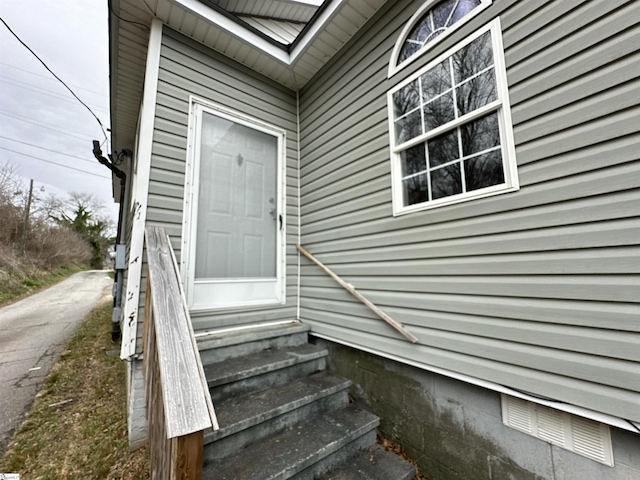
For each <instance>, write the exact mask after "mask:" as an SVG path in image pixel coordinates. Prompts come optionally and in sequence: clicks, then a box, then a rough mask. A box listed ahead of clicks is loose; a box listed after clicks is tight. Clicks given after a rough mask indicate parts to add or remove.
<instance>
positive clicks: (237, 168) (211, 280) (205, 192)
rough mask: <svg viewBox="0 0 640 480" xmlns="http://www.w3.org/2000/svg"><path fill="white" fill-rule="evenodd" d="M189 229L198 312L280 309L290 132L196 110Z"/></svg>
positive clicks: (191, 295)
mask: <svg viewBox="0 0 640 480" xmlns="http://www.w3.org/2000/svg"><path fill="white" fill-rule="evenodd" d="M195 116H196V122H194V127H193V128H194V131H193V132H192V133H191V134H192V135H193V142H192V145H195V148H194V149H193V154H192V158H191V162H190V171H191V173H192V182H191V188H189V186H187V190H189V192H188V194H187V197H188V198H191V199H192V201H191V205H190V215H189V221H190V222H191V223H192V224H191V225H189V228H187V229H186V231H187V232H188V236H189V238H188V239H186V244H185V248H186V252H187V257H188V259H187V260H186V265H187V276H186V278H187V296H188V299H189V302H190V307H191V308H192V309H194V310H206V309H219V308H232V307H233V308H238V307H243V306H247V307H249V306H255V305H260V304H270V303H282V301H283V299H284V278H283V275H284V265H283V259H284V251H283V250H284V240H283V239H284V232H283V221H282V217H281V215H282V206H283V205H284V201H283V191H284V189H283V186H282V182H283V179H284V175H283V172H282V168H283V161H282V160H283V159H282V156H283V145H284V133H283V132H278V131H276V130H274V131H270V130H269V129H268V128H265V127H264V126H263V125H261V124H258V123H256V124H255V125H253V124H251V123H250V122H248V121H247V120H246V119H242V118H236V117H233V116H231V115H229V114H224V113H220V112H218V111H216V110H212V109H208V108H206V107H204V106H202V105H195Z"/></svg>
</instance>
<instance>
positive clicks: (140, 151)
mask: <svg viewBox="0 0 640 480" xmlns="http://www.w3.org/2000/svg"><path fill="white" fill-rule="evenodd" d="M161 43H162V21H160V20H159V19H157V18H154V19H153V20H152V21H151V31H150V33H149V46H148V49H147V63H146V66H145V76H144V90H143V94H142V106H141V110H140V130H139V132H138V146H137V155H138V158H137V159H136V163H137V169H136V174H135V176H134V178H133V182H134V183H135V189H134V191H135V198H132V199H131V205H132V208H133V209H134V212H133V215H132V222H133V225H132V227H131V246H130V249H129V265H128V276H127V291H126V296H125V304H124V320H123V327H122V346H121V350H120V358H121V359H127V358H130V357H131V356H132V355H134V354H135V353H136V338H137V334H138V320H139V319H138V302H139V301H140V288H141V287H142V285H141V276H142V252H143V247H144V227H145V223H146V220H147V197H148V195H149V175H150V170H151V147H152V145H153V124H154V119H155V115H156V95H157V92H158V71H159V69H160V47H161Z"/></svg>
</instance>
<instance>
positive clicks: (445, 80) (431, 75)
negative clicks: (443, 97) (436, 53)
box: [420, 60, 451, 102]
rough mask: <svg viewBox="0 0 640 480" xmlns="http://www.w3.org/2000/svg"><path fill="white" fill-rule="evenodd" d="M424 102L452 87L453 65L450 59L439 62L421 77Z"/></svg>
mask: <svg viewBox="0 0 640 480" xmlns="http://www.w3.org/2000/svg"><path fill="white" fill-rule="evenodd" d="M420 80H421V82H422V98H423V101H424V102H427V101H429V100H431V99H432V98H434V97H437V96H438V95H440V94H441V93H444V92H446V91H447V90H450V89H451V67H450V65H449V60H445V61H444V62H442V63H439V64H438V65H436V66H435V67H433V68H432V69H430V70H429V71H428V72H427V73H425V74H424V75H422V76H421V77H420Z"/></svg>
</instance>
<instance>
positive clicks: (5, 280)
mask: <svg viewBox="0 0 640 480" xmlns="http://www.w3.org/2000/svg"><path fill="white" fill-rule="evenodd" d="M81 270H86V267H73V268H70V267H66V266H62V267H59V268H57V269H56V270H39V269H36V268H30V269H28V272H26V273H25V272H21V271H17V270H7V271H3V270H0V306H2V305H7V304H9V303H12V302H15V301H17V300H21V299H23V298H25V297H28V296H29V295H32V294H34V293H36V292H38V291H39V290H42V289H44V288H46V287H50V286H51V285H54V284H56V283H58V282H60V281H62V280H64V279H65V278H67V277H68V276H69V275H72V274H74V273H76V272H79V271H81Z"/></svg>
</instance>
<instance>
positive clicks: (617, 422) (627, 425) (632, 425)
mask: <svg viewBox="0 0 640 480" xmlns="http://www.w3.org/2000/svg"><path fill="white" fill-rule="evenodd" d="M301 323H302V324H303V325H304V323H305V322H304V320H301ZM309 333H310V334H311V335H313V336H315V337H319V338H324V339H325V340H329V341H331V342H334V343H338V344H340V345H345V346H347V347H350V348H354V349H356V350H362V351H363V352H368V353H371V354H373V355H377V356H379V357H383V358H388V359H389V360H393V361H395V362H398V363H402V364H404V365H411V366H412V367H416V368H419V369H420V370H426V371H428V372H433V373H437V374H439V375H443V376H445V377H449V378H454V379H456V380H460V381H461V382H465V383H470V384H471V385H476V386H478V387H482V388H486V389H487V390H493V391H494V392H498V393H504V394H506V395H510V396H512V397H516V398H521V399H523V400H527V401H529V402H532V403H536V404H538V405H544V406H545V407H550V408H555V409H556V410H560V411H562V412H567V413H571V414H573V415H577V416H579V417H584V418H588V419H589V420H594V421H596V422H600V423H604V424H607V425H611V426H613V427H617V428H620V429H622V430H627V431H629V432H633V433H638V432H639V431H640V424H638V423H636V422H632V421H631V420H625V419H623V418H619V417H614V416H613V415H609V414H606V413H601V412H596V411H595V410H589V409H587V408H583V407H578V406H576V405H571V404H568V403H562V402H556V401H553V400H545V399H543V398H538V397H534V396H531V395H527V394H526V393H522V392H519V391H517V390H513V389H511V388H509V387H505V386H504V385H500V384H497V383H493V382H490V381H487V380H482V379H480V378H476V377H472V376H470V375H465V374H463V373H458V372H454V371H451V370H447V369H446V368H440V367H436V366H433V365H428V364H426V363H422V362H416V361H415V360H410V359H407V358H403V357H400V356H397V355H393V354H390V353H385V352H382V351H379V350H376V349H375V348H368V347H363V346H362V345H358V344H356V343H353V342H349V341H346V340H341V339H337V338H335V337H332V336H331V335H323V334H321V333H317V332H314V331H313V329H312V330H311V331H310V332H309Z"/></svg>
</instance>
